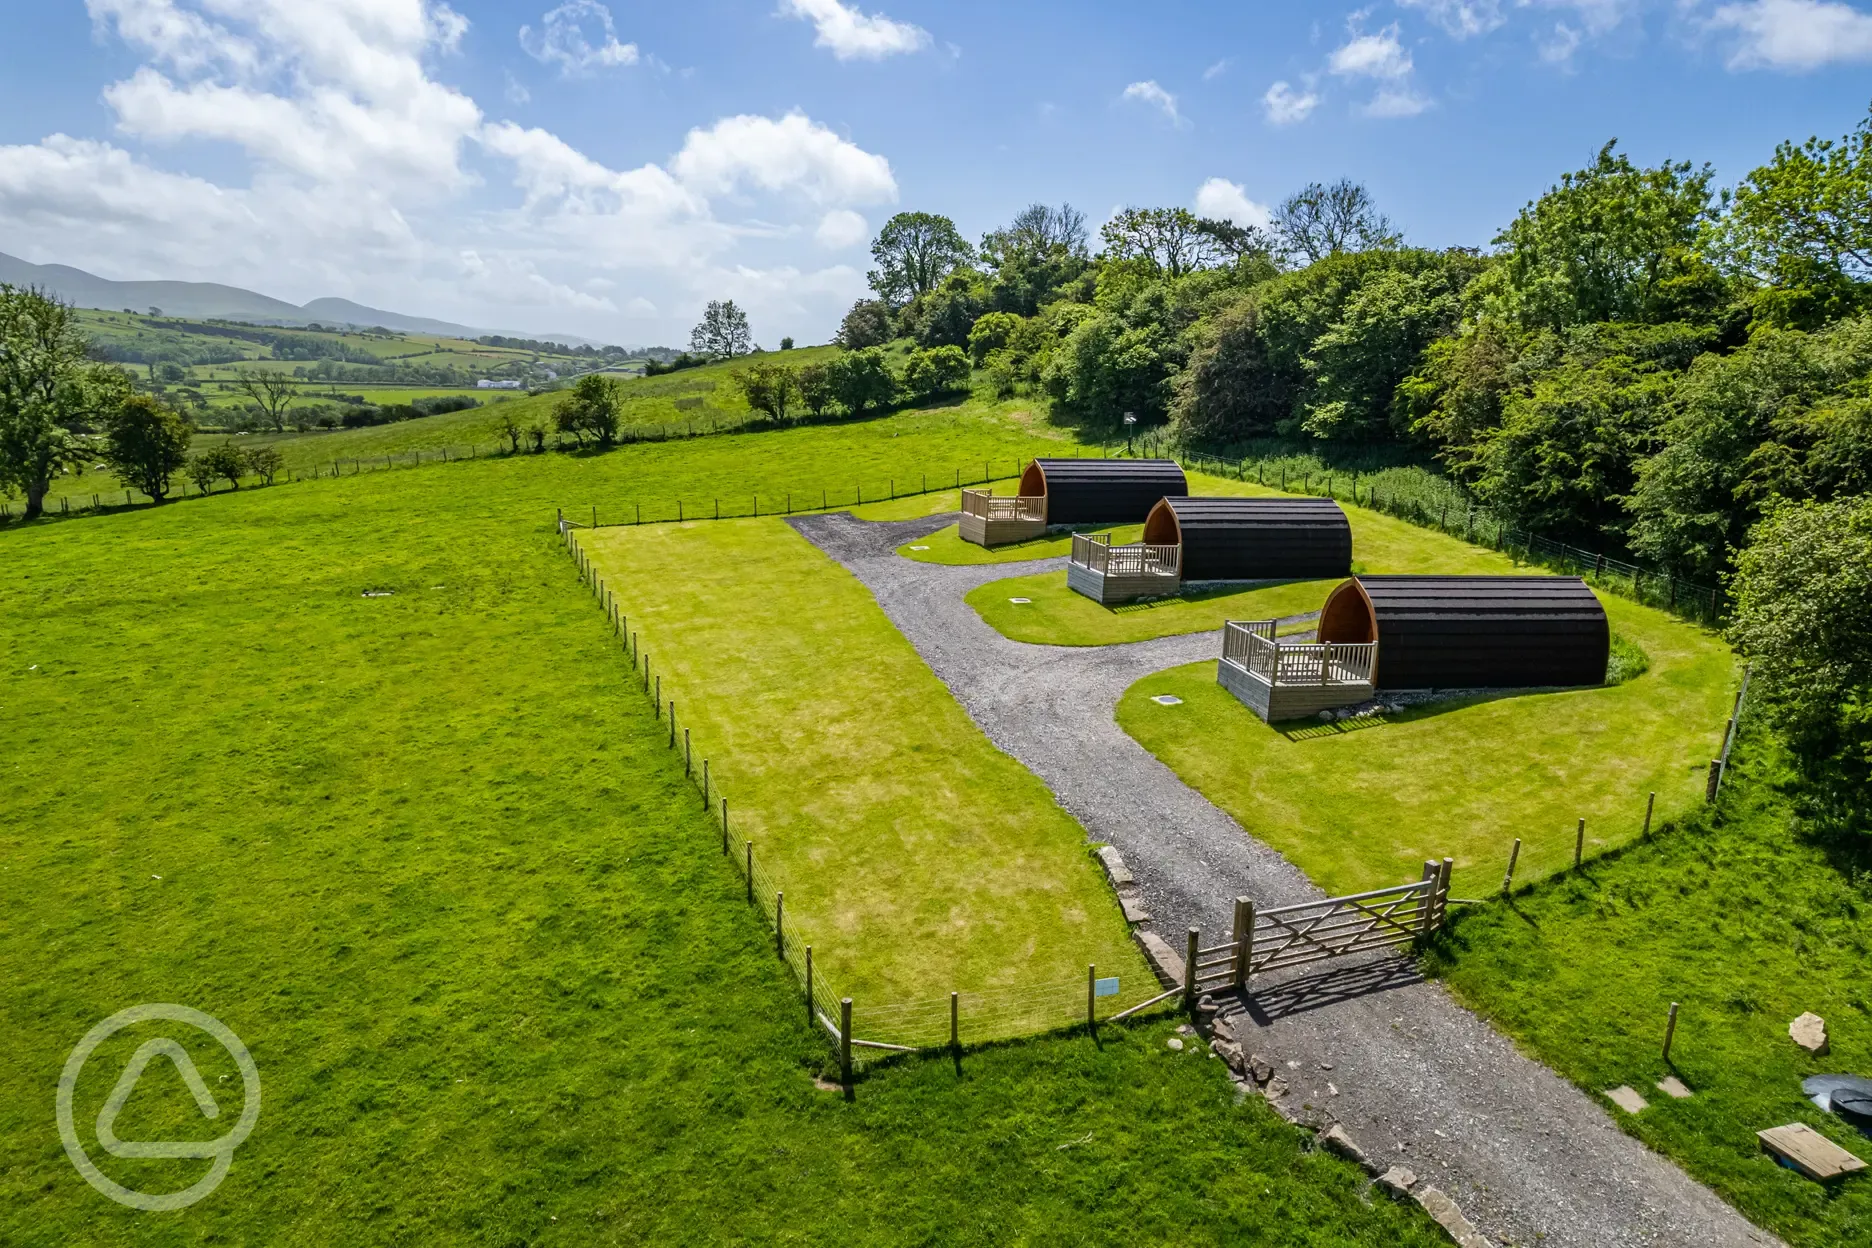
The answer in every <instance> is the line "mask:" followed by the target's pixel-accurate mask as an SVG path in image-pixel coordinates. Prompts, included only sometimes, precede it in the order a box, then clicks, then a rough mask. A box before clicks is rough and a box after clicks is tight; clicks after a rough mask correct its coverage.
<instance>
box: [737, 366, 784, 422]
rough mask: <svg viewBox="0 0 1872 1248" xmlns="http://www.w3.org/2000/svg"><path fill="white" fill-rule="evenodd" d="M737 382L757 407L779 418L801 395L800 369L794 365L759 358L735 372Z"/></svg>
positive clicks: (749, 401)
mask: <svg viewBox="0 0 1872 1248" xmlns="http://www.w3.org/2000/svg"><path fill="white" fill-rule="evenodd" d="M734 381H735V385H736V387H737V388H739V389H740V391H741V393H742V395H743V396H744V397H746V399H747V405H748V406H749V407H750V408H752V409H753V410H754V411H757V412H760V413H762V414H764V415H767V416H771V417H772V418H773V419H775V420H778V421H784V420H785V419H786V418H787V409H788V408H789V407H791V406H792V405H793V402H794V400H796V399H797V398H799V372H798V370H796V369H794V368H793V367H792V366H791V365H787V364H773V363H767V362H764V361H757V362H755V363H753V364H750V365H749V366H748V367H746V368H744V369H742V370H741V371H740V372H738V373H736V374H735V376H734Z"/></svg>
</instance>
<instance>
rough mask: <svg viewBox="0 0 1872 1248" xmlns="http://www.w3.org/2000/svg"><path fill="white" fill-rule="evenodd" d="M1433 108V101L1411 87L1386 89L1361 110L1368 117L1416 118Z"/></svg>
mask: <svg viewBox="0 0 1872 1248" xmlns="http://www.w3.org/2000/svg"><path fill="white" fill-rule="evenodd" d="M1430 107H1431V101H1430V100H1429V99H1427V98H1426V97H1424V96H1422V95H1419V94H1418V93H1417V92H1416V91H1414V90H1413V89H1411V88H1410V87H1385V88H1383V89H1381V90H1380V91H1379V92H1378V94H1377V95H1374V96H1373V97H1372V98H1371V100H1370V101H1369V102H1367V103H1366V104H1365V105H1364V106H1363V107H1361V108H1360V109H1359V112H1361V113H1363V114H1364V115H1365V116H1367V117H1379V118H1386V117H1415V116H1416V115H1417V114H1419V113H1421V112H1424V111H1425V110H1427V109H1429V108H1430Z"/></svg>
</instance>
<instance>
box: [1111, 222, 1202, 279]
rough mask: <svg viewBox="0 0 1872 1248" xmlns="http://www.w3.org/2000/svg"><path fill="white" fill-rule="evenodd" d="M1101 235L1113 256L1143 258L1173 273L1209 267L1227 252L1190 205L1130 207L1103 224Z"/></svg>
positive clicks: (1132, 258)
mask: <svg viewBox="0 0 1872 1248" xmlns="http://www.w3.org/2000/svg"><path fill="white" fill-rule="evenodd" d="M1099 238H1100V240H1101V241H1103V242H1104V244H1105V254H1106V255H1107V256H1109V257H1111V258H1112V259H1115V260H1141V261H1143V262H1144V263H1146V264H1148V265H1149V266H1150V267H1151V268H1153V269H1155V270H1156V271H1158V272H1160V273H1165V274H1168V275H1169V276H1171V277H1181V276H1183V275H1184V274H1185V273H1189V272H1191V271H1193V270H1195V269H1200V268H1205V267H1207V266H1209V265H1211V264H1214V263H1215V262H1216V261H1217V260H1219V259H1221V257H1222V254H1223V253H1222V249H1221V248H1220V247H1219V246H1218V245H1217V241H1216V238H1215V235H1214V234H1212V233H1210V232H1209V231H1208V230H1205V229H1204V228H1203V222H1202V219H1201V218H1200V217H1198V216H1197V215H1196V214H1195V213H1193V212H1191V211H1190V210H1189V209H1187V208H1126V209H1124V210H1122V211H1121V212H1119V213H1118V215H1116V216H1114V217H1113V218H1112V219H1111V220H1109V221H1107V222H1106V223H1105V224H1104V225H1103V226H1101V227H1100V228H1099Z"/></svg>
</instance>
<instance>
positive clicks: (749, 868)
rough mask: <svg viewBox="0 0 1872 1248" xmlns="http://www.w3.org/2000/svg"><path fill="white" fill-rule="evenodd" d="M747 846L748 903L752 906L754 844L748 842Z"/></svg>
mask: <svg viewBox="0 0 1872 1248" xmlns="http://www.w3.org/2000/svg"><path fill="white" fill-rule="evenodd" d="M746 844H747V899H748V903H749V904H750V905H751V904H753V901H754V842H753V841H748V842H747V843H746Z"/></svg>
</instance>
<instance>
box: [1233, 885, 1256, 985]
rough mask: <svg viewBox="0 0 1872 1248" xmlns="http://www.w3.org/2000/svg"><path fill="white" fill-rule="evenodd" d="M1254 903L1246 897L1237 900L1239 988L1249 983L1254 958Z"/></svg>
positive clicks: (1237, 968)
mask: <svg viewBox="0 0 1872 1248" xmlns="http://www.w3.org/2000/svg"><path fill="white" fill-rule="evenodd" d="M1254 925H1255V908H1254V902H1252V901H1250V900H1249V899H1248V898H1246V897H1237V898H1236V899H1235V975H1234V983H1235V986H1236V987H1237V988H1241V987H1244V986H1246V984H1247V983H1248V968H1249V965H1250V963H1251V962H1252V960H1253V958H1254Z"/></svg>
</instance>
